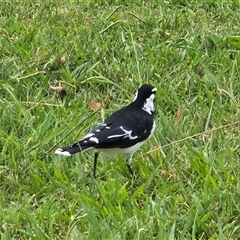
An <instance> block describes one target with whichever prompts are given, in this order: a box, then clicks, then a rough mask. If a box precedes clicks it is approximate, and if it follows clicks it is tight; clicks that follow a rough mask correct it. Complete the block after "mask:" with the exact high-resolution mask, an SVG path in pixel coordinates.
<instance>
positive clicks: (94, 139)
mask: <svg viewBox="0 0 240 240" xmlns="http://www.w3.org/2000/svg"><path fill="white" fill-rule="evenodd" d="M89 140H90V141H92V142H95V143H97V144H98V143H99V140H98V139H97V138H96V137H90V138H89Z"/></svg>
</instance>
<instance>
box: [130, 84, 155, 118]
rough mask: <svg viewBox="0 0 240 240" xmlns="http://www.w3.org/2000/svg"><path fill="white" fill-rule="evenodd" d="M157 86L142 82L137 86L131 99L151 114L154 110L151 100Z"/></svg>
mask: <svg viewBox="0 0 240 240" xmlns="http://www.w3.org/2000/svg"><path fill="white" fill-rule="evenodd" d="M156 92H157V88H155V87H154V86H152V85H149V84H143V85H141V86H140V87H139V89H138V91H137V92H136V94H135V97H134V99H133V104H134V105H137V106H139V107H141V108H142V109H143V110H145V111H146V112H148V113H149V114H152V113H153V111H154V105H153V100H154V98H155V94H156Z"/></svg>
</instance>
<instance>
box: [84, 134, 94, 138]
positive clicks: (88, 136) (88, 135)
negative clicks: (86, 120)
mask: <svg viewBox="0 0 240 240" xmlns="http://www.w3.org/2000/svg"><path fill="white" fill-rule="evenodd" d="M93 135H94V133H88V134H87V135H86V136H85V137H84V138H83V139H85V138H90V137H92V136H93Z"/></svg>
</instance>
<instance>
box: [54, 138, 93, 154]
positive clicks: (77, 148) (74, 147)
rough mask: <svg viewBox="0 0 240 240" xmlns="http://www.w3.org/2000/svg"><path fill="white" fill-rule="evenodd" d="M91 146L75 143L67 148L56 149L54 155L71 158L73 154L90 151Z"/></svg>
mask: <svg viewBox="0 0 240 240" xmlns="http://www.w3.org/2000/svg"><path fill="white" fill-rule="evenodd" d="M92 147H93V146H89V145H85V144H83V142H82V141H79V142H75V143H73V144H71V145H69V146H66V147H62V148H58V149H57V150H56V151H55V154H60V155H64V156H71V155H73V154H75V153H78V152H82V151H84V150H87V149H90V148H92Z"/></svg>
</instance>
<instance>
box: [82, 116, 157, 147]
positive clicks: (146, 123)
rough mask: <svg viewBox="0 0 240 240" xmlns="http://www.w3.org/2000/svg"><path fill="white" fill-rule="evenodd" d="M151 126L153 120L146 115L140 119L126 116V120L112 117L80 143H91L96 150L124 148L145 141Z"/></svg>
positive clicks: (120, 117)
mask: <svg viewBox="0 0 240 240" xmlns="http://www.w3.org/2000/svg"><path fill="white" fill-rule="evenodd" d="M117 117H118V116H117ZM138 118H139V119H138ZM134 123H135V124H134ZM152 126H153V119H152V118H150V117H149V116H147V115H146V117H144V115H143V116H141V118H140V117H138V115H130V116H129V115H128V117H127V120H126V119H124V118H123V116H119V118H116V116H114V117H110V118H109V119H107V120H106V121H105V122H103V123H101V124H99V125H98V126H96V127H95V128H94V129H93V130H92V131H91V132H90V133H88V134H87V135H86V136H85V137H84V138H83V139H82V141H81V142H83V143H86V144H89V143H92V144H93V145H95V147H97V148H115V147H119V148H126V147H130V146H133V145H134V144H136V143H138V142H141V141H144V140H146V139H147V138H148V137H149V135H150V133H151V130H152Z"/></svg>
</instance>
